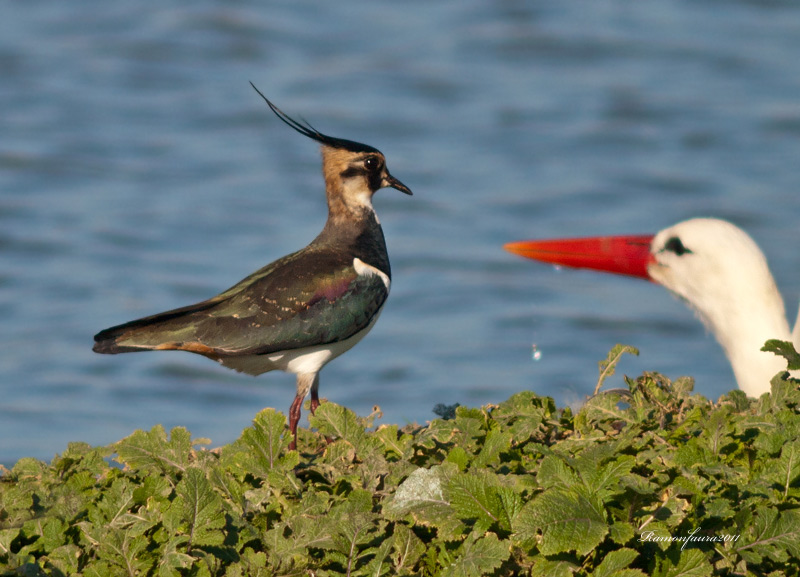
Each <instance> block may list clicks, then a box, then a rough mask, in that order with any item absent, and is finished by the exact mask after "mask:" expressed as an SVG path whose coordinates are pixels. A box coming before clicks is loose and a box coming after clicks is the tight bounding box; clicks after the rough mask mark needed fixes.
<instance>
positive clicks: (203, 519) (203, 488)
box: [165, 468, 225, 552]
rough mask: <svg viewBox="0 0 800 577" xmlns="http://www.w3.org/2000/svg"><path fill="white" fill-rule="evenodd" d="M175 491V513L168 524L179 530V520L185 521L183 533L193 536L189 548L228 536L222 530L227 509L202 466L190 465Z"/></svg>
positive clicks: (188, 543)
mask: <svg viewBox="0 0 800 577" xmlns="http://www.w3.org/2000/svg"><path fill="white" fill-rule="evenodd" d="M175 492H176V493H177V495H178V496H177V498H176V499H175V501H174V502H173V503H172V507H171V508H170V511H171V512H172V514H173V516H172V520H171V522H170V523H169V524H168V525H167V526H168V528H171V529H172V530H173V531H176V529H177V528H178V524H179V523H180V525H182V526H183V525H185V529H183V530H182V531H181V533H184V534H185V535H187V536H188V537H189V539H188V542H187V551H188V552H191V550H192V548H194V547H203V546H209V545H221V544H222V543H223V541H224V540H225V535H224V533H223V532H222V527H224V526H225V513H224V511H223V509H222V507H221V506H220V499H219V496H218V495H217V494H216V493H215V492H214V491H213V489H212V488H211V484H210V483H209V482H208V479H206V476H205V474H203V472H202V471H200V470H198V469H194V468H192V469H188V470H187V471H186V475H185V476H184V478H183V479H182V480H181V482H180V483H179V484H178V486H177V488H176V490H175ZM165 521H166V518H165ZM176 521H177V523H176ZM165 524H166V523H165Z"/></svg>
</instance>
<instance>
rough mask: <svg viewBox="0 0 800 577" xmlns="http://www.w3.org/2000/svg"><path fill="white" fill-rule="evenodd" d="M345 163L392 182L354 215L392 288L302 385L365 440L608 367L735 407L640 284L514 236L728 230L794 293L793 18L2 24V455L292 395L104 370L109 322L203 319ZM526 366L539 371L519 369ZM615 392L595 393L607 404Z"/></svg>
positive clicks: (245, 5)
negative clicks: (368, 428)
mask: <svg viewBox="0 0 800 577" xmlns="http://www.w3.org/2000/svg"><path fill="white" fill-rule="evenodd" d="M250 80H252V81H253V82H254V83H255V84H256V85H257V86H259V88H261V89H262V90H263V91H264V92H265V93H266V94H267V95H268V96H269V97H270V98H271V99H273V100H274V102H276V103H277V104H278V106H280V107H281V108H283V109H284V110H285V111H286V112H288V113H289V114H292V115H295V116H300V117H303V118H306V119H307V120H309V121H310V122H312V123H313V124H314V126H315V127H317V128H319V129H320V130H321V131H323V132H325V133H329V134H332V135H335V136H340V137H343V138H349V139H353V140H358V141H362V142H366V143H369V144H371V145H373V146H376V147H378V148H380V149H381V150H382V151H383V152H384V153H385V154H386V156H387V158H388V165H389V168H390V170H391V171H392V173H393V174H394V175H395V176H397V177H398V178H399V179H400V180H402V181H403V182H404V183H406V184H407V185H408V186H409V187H411V188H412V189H413V191H414V196H413V197H406V196H405V195H402V194H400V193H398V192H397V191H394V190H392V189H387V190H384V191H381V192H380V193H378V195H377V196H376V198H375V205H376V209H377V211H378V214H379V216H380V218H381V221H382V223H383V226H384V231H385V234H386V237H387V242H388V245H389V252H390V256H391V259H392V268H393V273H394V275H393V276H394V278H393V283H392V295H391V297H390V299H389V302H388V305H387V307H386V309H385V310H384V313H383V315H382V317H381V319H380V321H379V322H378V324H377V326H376V327H375V329H374V330H373V331H372V333H371V334H370V335H369V336H368V337H367V338H366V339H365V340H364V341H363V342H362V343H360V344H359V345H358V346H357V347H356V348H355V349H353V350H352V351H351V352H349V353H348V354H347V355H345V356H343V357H341V358H339V359H337V360H336V361H334V362H333V363H332V364H330V365H328V367H326V368H325V370H324V371H323V372H322V381H321V394H322V396H323V397H327V398H329V399H331V400H333V401H336V402H337V403H341V404H343V405H346V406H348V407H350V408H352V409H353V410H355V411H357V412H358V413H361V414H367V413H369V412H370V411H371V410H372V407H373V406H374V405H379V406H380V407H381V409H382V410H383V413H384V417H383V421H382V422H385V423H398V424H405V423H408V422H415V421H416V422H420V423H422V422H425V421H426V420H429V419H431V418H433V414H432V412H431V408H432V407H433V406H434V405H435V404H436V403H455V402H458V403H461V404H466V405H471V406H479V405H483V404H487V403H496V402H500V401H502V400H504V399H506V398H508V397H509V396H510V395H511V394H513V393H515V392H517V391H519V390H523V389H532V390H534V391H536V392H538V393H541V394H545V395H552V396H554V397H555V399H556V401H557V402H558V403H559V405H564V404H568V403H576V402H579V401H580V400H581V399H582V398H583V397H584V396H585V395H587V394H588V393H589V392H591V390H592V389H593V388H594V385H595V382H596V378H597V361H598V360H600V359H602V358H604V357H605V355H606V353H607V351H608V350H609V349H610V348H611V347H612V346H613V345H614V344H615V343H617V342H623V343H626V344H631V345H634V346H637V347H639V348H640V350H641V356H640V357H639V358H633V357H630V358H626V359H625V360H624V361H623V362H622V363H621V365H620V368H619V370H620V372H623V373H625V374H628V375H631V376H636V375H638V374H640V373H641V372H642V371H644V370H655V371H660V372H663V373H665V374H666V375H668V376H670V377H677V376H680V375H692V376H694V377H695V378H696V379H697V383H696V389H697V390H698V391H700V392H702V393H703V394H705V395H707V396H708V397H710V398H716V397H717V396H718V395H720V394H722V393H724V392H726V391H728V390H730V389H731V388H733V387H734V386H735V383H734V381H733V377H732V374H731V371H730V368H729V367H728V364H727V362H726V360H725V357H724V355H723V354H722V351H721V349H720V348H719V346H718V345H717V343H716V342H715V341H714V339H713V337H711V336H710V335H708V334H707V333H706V331H705V330H704V329H703V327H702V325H701V324H700V323H699V322H697V320H696V319H695V318H694V317H693V315H692V313H691V312H690V311H689V310H688V309H686V308H685V307H684V306H683V305H682V304H681V303H680V302H677V301H676V300H675V299H673V298H671V297H670V296H669V294H668V293H666V291H664V290H663V289H662V288H661V287H658V286H656V285H653V284H648V283H645V282H641V281H637V280H634V279H626V278H616V277H611V276H600V275H596V274H592V273H590V272H576V271H566V270H564V271H555V270H554V269H552V268H549V267H545V266H541V265H537V264H535V263H532V262H529V261H524V260H521V259H519V258H517V257H514V256H512V255H509V254H507V253H505V252H504V251H503V250H502V249H501V246H502V244H503V243H504V242H506V241H509V240H516V239H521V238H531V237H548V236H564V235H575V236H577V235H584V234H610V233H641V232H655V231H657V230H658V229H660V228H663V227H665V226H667V225H670V224H673V223H674V222H677V221H679V220H682V219H685V218H689V217H693V216H700V215H708V216H716V217H721V218H727V219H730V220H732V221H734V222H736V223H737V224H739V225H740V226H742V227H743V228H745V229H746V230H748V231H749V232H750V233H751V234H752V236H753V237H754V238H755V239H756V240H757V242H759V244H760V245H761V246H762V247H763V248H764V251H765V252H766V254H767V255H768V258H769V260H770V263H771V265H772V268H773V271H774V273H775V275H776V277H777V281H778V284H779V286H780V288H781V290H782V291H783V294H784V296H785V299H786V303H787V307H788V309H789V314H790V316H791V317H792V318H794V314H795V311H796V310H797V309H796V307H797V304H798V297H799V296H800V251H798V250H797V246H798V243H797V236H798V222H800V4H798V3H797V2H794V1H793V0H785V1H781V0H772V1H768V2H755V1H745V0H740V1H736V0H732V1H725V2H723V1H718V0H705V1H703V0H700V1H698V0H683V1H678V0H661V1H658V2H656V1H648V0H639V1H631V0H627V1H622V0H608V1H606V0H603V1H596V2H521V1H497V2H489V1H482V2H480V1H477V0H466V1H465V0H459V1H454V0H452V1H449V2H436V3H430V2H419V1H417V2H395V3H383V2H380V3H379V2H371V1H357V2H354V1H345V0H340V1H339V2H330V3H316V2H307V1H299V2H298V1H292V2H288V1H287V2H271V3H268V5H264V3H256V2H252V1H250V0H242V1H240V2H236V3H229V4H223V3H217V2H209V1H208V0H200V1H198V2H194V3H192V4H191V6H190V7H188V8H183V7H178V5H176V4H173V3H167V4H163V3H155V2H153V3H146V4H144V5H142V4H141V3H139V4H132V3H128V2H119V1H111V2H109V1H103V2H100V1H97V0H94V1H87V2H80V3H69V4H67V3H58V2H7V3H4V6H3V16H2V18H0V111H2V112H0V314H1V315H2V324H0V327H2V328H0V396H1V398H0V463H5V464H6V465H10V464H12V463H13V462H15V461H16V460H17V459H19V458H20V457H23V456H31V457H37V458H42V459H50V458H52V456H53V455H54V454H56V453H59V452H62V451H63V450H64V449H65V448H66V444H67V442H69V441H79V440H80V441H86V442H89V443H92V444H96V445H100V444H107V443H111V442H113V441H116V440H118V439H120V438H122V437H124V436H126V435H128V434H130V433H131V432H132V431H133V430H135V429H137V428H145V429H149V428H150V427H152V426H153V425H155V424H157V423H162V424H164V426H165V427H167V428H170V427H173V426H177V425H182V426H185V427H187V428H189V430H190V431H191V432H192V433H193V434H194V435H195V436H198V437H208V438H210V439H211V440H212V444H213V445H215V446H216V445H220V444H224V443H227V442H230V441H231V440H233V439H235V438H236V437H237V436H238V435H239V433H240V432H241V430H242V429H243V428H244V427H246V426H248V424H249V423H250V420H251V419H252V417H253V416H254V415H255V413H256V412H257V411H258V410H259V409H261V408H262V407H265V406H272V407H277V408H278V409H280V410H283V411H286V410H287V409H288V406H289V403H290V402H291V400H292V397H293V395H294V381H293V378H292V377H291V376H290V375H284V374H280V373H270V374H267V375H263V376H261V377H258V378H252V377H248V376H244V375H239V374H237V373H234V372H231V371H227V370H226V369H224V368H222V367H220V366H218V365H216V364H215V363H212V362H210V361H208V360H206V359H203V358H201V357H198V356H195V355H189V354H183V353H158V354H156V353H148V354H140V355H121V356H116V357H109V356H100V355H96V354H94V353H92V352H91V344H92V335H94V333H96V332H97V331H98V330H100V329H103V328H105V327H107V326H110V325H113V324H117V323H121V322H124V321H128V320H131V319H133V318H137V317H140V316H144V315H148V314H152V313H156V312H159V311H162V310H166V309H169V308H173V307H176V306H180V305H184V304H188V303H191V302H195V301H198V300H202V299H205V298H207V297H209V296H212V295H214V294H216V293H217V292H219V291H221V290H223V289H225V288H227V287H228V286H230V285H232V284H233V283H235V282H237V281H238V280H240V279H241V278H243V277H244V276H245V275H247V274H249V273H250V272H252V271H253V270H255V269H257V268H259V267H261V266H262V265H264V264H266V263H268V262H270V261H271V260H273V259H275V258H277V257H279V256H281V255H283V254H285V253H287V252H290V251H292V250H295V249H297V248H300V247H301V246H303V245H305V244H306V243H307V242H308V241H310V240H311V239H312V238H313V237H314V236H315V235H316V234H317V233H318V231H319V230H320V228H321V227H322V224H323V223H324V219H325V202H324V196H323V185H322V178H321V174H320V169H319V166H320V160H319V154H318V149H317V146H316V145H315V144H314V143H313V142H311V141H310V140H308V139H305V138H303V137H301V136H299V135H298V134H296V133H294V132H293V131H291V130H290V129H288V128H287V127H286V126H284V125H283V124H282V123H281V122H279V121H278V120H277V119H276V118H275V117H274V116H273V115H272V113H271V112H270V111H269V110H268V109H267V107H266V106H265V104H264V103H263V101H262V100H261V99H260V98H259V97H258V96H257V95H256V94H255V92H254V91H253V90H252V89H251V88H250V86H249V84H248V81H250ZM534 345H536V347H537V350H538V351H540V353H541V358H540V359H539V360H538V361H535V360H533V356H532V350H533V346H534ZM620 383H621V376H619V375H618V376H615V377H614V378H613V379H612V384H616V385H619V384H620Z"/></svg>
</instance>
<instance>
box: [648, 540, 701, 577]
mask: <svg viewBox="0 0 800 577" xmlns="http://www.w3.org/2000/svg"><path fill="white" fill-rule="evenodd" d="M713 574H714V570H713V567H712V566H711V564H710V563H709V562H708V560H707V559H706V557H705V555H704V554H703V552H702V551H700V550H699V549H691V548H689V547H686V548H685V549H683V550H682V551H680V557H679V558H678V562H677V563H674V562H673V561H672V560H671V559H670V558H669V557H667V558H665V559H663V560H662V561H661V563H660V566H659V568H658V570H657V571H656V572H654V573H653V577H707V576H710V575H713Z"/></svg>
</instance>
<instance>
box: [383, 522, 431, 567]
mask: <svg viewBox="0 0 800 577" xmlns="http://www.w3.org/2000/svg"><path fill="white" fill-rule="evenodd" d="M391 543H392V562H393V566H394V573H395V574H396V575H397V574H400V573H402V572H403V571H411V570H412V568H413V567H414V565H415V564H416V562H417V561H418V560H419V558H420V557H422V555H423V553H425V544H424V543H423V542H422V541H421V540H420V539H419V537H417V536H416V535H415V534H414V532H413V531H412V530H411V529H409V528H408V527H407V526H405V525H403V524H401V523H395V525H394V534H393V535H392V540H391Z"/></svg>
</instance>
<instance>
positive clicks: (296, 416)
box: [289, 373, 319, 451]
mask: <svg viewBox="0 0 800 577" xmlns="http://www.w3.org/2000/svg"><path fill="white" fill-rule="evenodd" d="M318 387H319V375H318V374H317V373H304V374H299V375H297V396H296V397H295V398H294V401H292V406H291V407H289V432H290V433H291V434H292V442H291V443H289V450H290V451H295V450H297V423H299V422H300V410H301V409H302V408H303V399H305V398H306V395H307V394H308V391H311V412H312V413H313V412H314V411H315V410H316V408H317V407H318V406H319V397H318V396H317V388H318ZM315 399H316V405H315V404H314V400H315Z"/></svg>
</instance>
